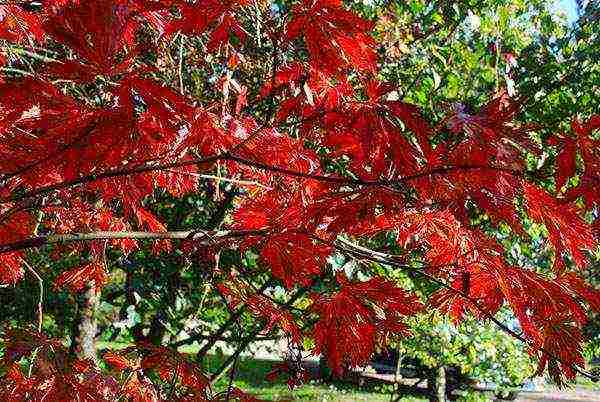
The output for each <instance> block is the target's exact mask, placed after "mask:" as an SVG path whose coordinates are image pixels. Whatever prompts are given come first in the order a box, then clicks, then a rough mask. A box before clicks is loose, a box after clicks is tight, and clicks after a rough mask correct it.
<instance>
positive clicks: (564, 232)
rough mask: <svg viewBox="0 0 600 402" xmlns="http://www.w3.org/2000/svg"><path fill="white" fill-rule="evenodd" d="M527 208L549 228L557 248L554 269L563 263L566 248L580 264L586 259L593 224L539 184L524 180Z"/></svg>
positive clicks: (550, 235) (537, 219)
mask: <svg viewBox="0 0 600 402" xmlns="http://www.w3.org/2000/svg"><path fill="white" fill-rule="evenodd" d="M524 197H525V201H526V207H527V212H528V213H529V215H530V216H531V217H532V218H533V219H534V220H536V221H538V222H541V223H543V224H544V225H545V226H546V229H547V230H548V235H549V240H550V242H551V244H552V245H553V247H554V250H555V251H556V258H555V262H554V266H555V269H559V268H560V267H561V266H562V258H561V257H562V254H563V253H564V252H568V253H569V254H570V255H571V257H572V258H573V261H574V263H575V264H576V265H577V266H578V267H580V268H583V267H584V266H585V263H586V261H587V256H586V255H585V254H584V252H585V250H589V251H592V250H593V249H594V246H595V243H594V237H593V232H592V228H591V226H590V225H589V224H587V223H586V222H585V221H584V220H583V219H582V218H581V217H580V216H579V215H578V214H577V211H576V210H575V208H573V207H572V206H570V205H563V204H559V203H558V202H557V201H556V199H554V198H553V197H551V196H550V195H549V194H548V193H547V192H545V191H544V190H541V189H540V188H538V187H536V186H534V185H531V184H528V183H526V184H524Z"/></svg>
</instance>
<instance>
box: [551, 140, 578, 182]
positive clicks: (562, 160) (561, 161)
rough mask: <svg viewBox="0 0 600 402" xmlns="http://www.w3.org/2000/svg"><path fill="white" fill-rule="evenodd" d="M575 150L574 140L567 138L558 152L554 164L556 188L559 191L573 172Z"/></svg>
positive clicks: (574, 167)
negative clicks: (555, 164) (555, 163)
mask: <svg viewBox="0 0 600 402" xmlns="http://www.w3.org/2000/svg"><path fill="white" fill-rule="evenodd" d="M576 151H577V148H576V143H575V141H574V140H572V139H570V138H567V139H565V141H564V144H563V146H562V148H561V150H560V152H559V153H558V156H557V159H556V161H557V166H556V189H557V190H558V191H560V190H561V189H562V188H563V186H564V185H565V183H566V182H567V180H568V179H569V178H570V177H572V176H573V175H574V174H575V169H576V165H575V153H576Z"/></svg>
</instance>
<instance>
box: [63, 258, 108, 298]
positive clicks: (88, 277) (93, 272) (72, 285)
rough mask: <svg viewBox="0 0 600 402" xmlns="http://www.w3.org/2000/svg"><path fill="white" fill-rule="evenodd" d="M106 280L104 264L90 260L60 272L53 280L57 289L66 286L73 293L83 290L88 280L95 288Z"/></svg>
mask: <svg viewBox="0 0 600 402" xmlns="http://www.w3.org/2000/svg"><path fill="white" fill-rule="evenodd" d="M106 281H107V275H106V270H105V267H104V264H102V263H100V262H91V263H88V264H84V265H81V266H79V267H76V268H73V269H70V270H68V271H65V272H63V273H61V274H60V275H59V276H58V278H56V280H55V281H54V286H55V287H56V288H57V289H60V288H62V287H67V288H69V290H70V291H71V292H73V293H78V292H81V291H83V290H84V289H85V288H86V286H87V285H88V283H89V282H94V286H95V287H96V288H99V287H101V286H102V285H104V284H105V283H106Z"/></svg>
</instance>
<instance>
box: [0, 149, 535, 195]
mask: <svg viewBox="0 0 600 402" xmlns="http://www.w3.org/2000/svg"><path fill="white" fill-rule="evenodd" d="M216 161H231V162H236V163H239V164H242V165H246V166H250V167H254V168H257V169H261V170H266V171H270V172H273V173H278V174H282V175H285V176H290V177H297V178H301V179H311V180H317V181H322V182H327V183H334V184H340V185H359V186H390V185H397V184H402V183H406V182H410V181H412V180H416V179H419V178H423V177H427V176H435V175H444V174H449V173H452V172H457V171H474V170H484V171H496V172H502V173H507V174H510V175H513V176H518V177H523V175H524V172H523V171H521V170H515V169H510V168H503V167H496V166H487V165H459V166H445V167H439V168H434V169H430V170H425V171H422V172H419V173H415V174H413V175H408V176H404V177H399V178H396V179H381V180H362V179H351V178H346V177H340V176H328V175H322V174H316V173H307V172H301V171H297V170H291V169H287V168H283V167H279V166H273V165H269V164H266V163H264V162H260V161H254V160H250V159H245V158H242V157H240V156H236V155H232V154H229V153H225V154H222V155H214V156H210V157H206V158H197V159H191V160H186V161H180V162H172V163H167V164H158V165H142V166H136V167H133V168H122V169H116V170H112V171H108V172H104V173H98V174H91V175H88V176H83V177H80V178H78V179H73V180H69V181H64V182H60V183H55V184H52V185H49V186H44V187H39V188H36V189H34V190H31V191H28V192H25V193H23V194H17V195H11V196H8V197H3V198H0V204H4V203H8V202H13V201H19V200H23V199H29V198H32V197H36V196H38V195H42V194H47V193H50V192H52V191H56V190H60V189H66V188H70V187H74V186H77V185H80V184H86V183H91V182H94V181H98V180H104V179H109V178H115V177H123V176H129V175H135V174H140V173H146V172H151V171H157V170H169V169H175V168H180V167H185V166H190V165H197V164H204V163H212V162H216Z"/></svg>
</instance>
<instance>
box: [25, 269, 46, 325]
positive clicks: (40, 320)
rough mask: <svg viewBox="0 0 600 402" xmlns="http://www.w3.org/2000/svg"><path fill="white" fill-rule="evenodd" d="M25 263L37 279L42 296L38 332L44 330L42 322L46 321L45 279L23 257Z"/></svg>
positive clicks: (38, 314) (39, 303) (39, 305)
mask: <svg viewBox="0 0 600 402" xmlns="http://www.w3.org/2000/svg"><path fill="white" fill-rule="evenodd" d="M21 261H22V263H23V265H25V267H26V268H27V270H28V271H29V272H30V273H31V274H32V275H33V276H34V277H35V279H37V281H38V286H39V289H40V297H39V299H38V308H37V316H38V332H42V323H43V321H44V305H43V303H44V280H43V279H42V277H41V276H40V274H38V273H37V271H36V270H35V269H33V267H32V266H31V265H29V264H28V263H27V261H25V260H24V259H21Z"/></svg>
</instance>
